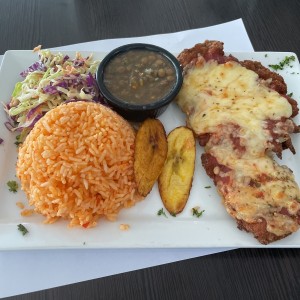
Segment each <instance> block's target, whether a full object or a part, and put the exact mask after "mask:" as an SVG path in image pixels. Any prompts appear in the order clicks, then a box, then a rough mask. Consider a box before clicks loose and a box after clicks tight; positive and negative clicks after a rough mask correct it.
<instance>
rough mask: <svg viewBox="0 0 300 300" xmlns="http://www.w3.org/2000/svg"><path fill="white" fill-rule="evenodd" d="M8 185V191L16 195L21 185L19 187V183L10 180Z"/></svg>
mask: <svg viewBox="0 0 300 300" xmlns="http://www.w3.org/2000/svg"><path fill="white" fill-rule="evenodd" d="M6 184H7V186H8V190H9V191H10V192H13V193H16V192H17V191H18V187H19V185H18V183H17V182H16V181H14V180H10V181H8V182H7V183H6Z"/></svg>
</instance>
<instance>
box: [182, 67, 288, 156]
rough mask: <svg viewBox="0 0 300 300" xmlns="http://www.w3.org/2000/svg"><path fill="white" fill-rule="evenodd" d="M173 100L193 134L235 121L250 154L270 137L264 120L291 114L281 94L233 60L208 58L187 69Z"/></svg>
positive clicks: (262, 151) (260, 149) (261, 146)
mask: <svg viewBox="0 0 300 300" xmlns="http://www.w3.org/2000/svg"><path fill="white" fill-rule="evenodd" d="M177 99H178V100H177V101H178V105H179V106H180V107H181V108H182V110H183V111H184V112H186V113H187V115H188V116H189V120H188V122H189V125H190V127H191V128H193V130H194V132H195V133H196V134H198V135H200V134H203V133H210V132H215V131H216V128H217V126H218V125H224V124H226V123H234V124H238V125H239V126H241V128H242V130H241V133H240V138H241V144H242V145H245V146H246V147H247V148H248V149H249V150H250V151H252V152H253V155H256V154H257V153H264V151H265V148H266V142H267V141H268V140H270V139H271V137H270V133H269V131H267V130H265V126H264V125H265V124H264V123H265V120H268V119H273V120H278V119H280V118H281V117H286V118H289V117H290V116H291V114H292V107H291V105H290V104H289V103H288V101H287V100H286V99H285V98H284V97H282V96H280V95H279V94H278V93H277V92H276V91H273V90H270V89H269V88H268V87H266V86H265V85H263V84H262V83H260V82H259V79H258V75H257V74H256V73H255V72H253V71H251V70H248V69H246V68H244V67H242V66H241V65H240V64H239V63H236V62H233V61H231V62H227V63H225V64H217V62H215V61H209V62H207V63H205V64H203V66H202V67H200V68H192V69H190V70H189V72H188V73H187V75H186V76H185V78H184V82H183V87H182V89H181V91H180V93H179V95H178V98H177Z"/></svg>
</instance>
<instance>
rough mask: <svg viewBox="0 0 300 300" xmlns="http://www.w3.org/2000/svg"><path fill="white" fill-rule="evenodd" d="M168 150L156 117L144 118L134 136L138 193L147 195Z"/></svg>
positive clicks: (163, 131) (163, 133)
mask: <svg viewBox="0 0 300 300" xmlns="http://www.w3.org/2000/svg"><path fill="white" fill-rule="evenodd" d="M167 152H168V144H167V137H166V132H165V129H164V127H163V124H162V123H161V122H160V121H159V120H157V119H147V120H145V121H144V122H143V123H142V125H141V126H140V128H139V129H138V132H137V134H136V138H135V151H134V164H133V166H134V176H135V181H136V183H137V189H138V192H139V194H140V195H142V196H144V197H145V196H147V195H148V194H149V193H150V191H151V190H152V187H153V185H154V184H155V182H156V180H157V178H158V176H159V174H160V173H161V170H162V168H163V165H164V163H165V160H166V157H167Z"/></svg>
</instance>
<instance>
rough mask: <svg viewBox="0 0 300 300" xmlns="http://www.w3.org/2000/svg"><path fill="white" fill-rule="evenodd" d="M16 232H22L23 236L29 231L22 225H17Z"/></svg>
mask: <svg viewBox="0 0 300 300" xmlns="http://www.w3.org/2000/svg"><path fill="white" fill-rule="evenodd" d="M18 230H19V231H21V232H22V234H23V235H25V234H27V233H28V232H29V231H28V230H27V228H26V227H25V226H24V225H22V224H19V225H18Z"/></svg>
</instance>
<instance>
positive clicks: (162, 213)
mask: <svg viewBox="0 0 300 300" xmlns="http://www.w3.org/2000/svg"><path fill="white" fill-rule="evenodd" d="M157 215H158V216H161V215H163V216H165V217H166V218H167V215H166V213H165V212H164V209H163V208H161V209H160V210H159V211H158V212H157Z"/></svg>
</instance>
